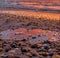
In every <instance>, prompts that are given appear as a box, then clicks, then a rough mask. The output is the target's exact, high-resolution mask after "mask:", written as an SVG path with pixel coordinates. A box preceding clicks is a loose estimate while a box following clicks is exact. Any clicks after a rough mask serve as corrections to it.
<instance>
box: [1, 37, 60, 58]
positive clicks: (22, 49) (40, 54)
mask: <svg viewBox="0 0 60 58" xmlns="http://www.w3.org/2000/svg"><path fill="white" fill-rule="evenodd" d="M0 58H60V42H59V41H58V42H51V41H49V40H46V41H42V42H35V43H33V42H31V41H29V39H28V38H24V39H21V40H14V39H12V40H11V39H10V40H2V39H0Z"/></svg>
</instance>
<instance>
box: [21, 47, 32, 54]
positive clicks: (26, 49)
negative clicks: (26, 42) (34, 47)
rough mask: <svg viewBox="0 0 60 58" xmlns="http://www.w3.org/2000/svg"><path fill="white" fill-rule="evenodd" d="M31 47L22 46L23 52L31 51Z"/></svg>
mask: <svg viewBox="0 0 60 58" xmlns="http://www.w3.org/2000/svg"><path fill="white" fill-rule="evenodd" d="M30 50H31V49H30V48H29V47H21V51H22V53H26V52H29V51H30Z"/></svg>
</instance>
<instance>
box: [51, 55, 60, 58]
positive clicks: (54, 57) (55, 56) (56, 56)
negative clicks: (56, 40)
mask: <svg viewBox="0 0 60 58" xmlns="http://www.w3.org/2000/svg"><path fill="white" fill-rule="evenodd" d="M52 58H60V55H53V56H52Z"/></svg>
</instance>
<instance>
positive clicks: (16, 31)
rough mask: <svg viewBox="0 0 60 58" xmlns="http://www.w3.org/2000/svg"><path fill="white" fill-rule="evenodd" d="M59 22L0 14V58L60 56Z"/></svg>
mask: <svg viewBox="0 0 60 58" xmlns="http://www.w3.org/2000/svg"><path fill="white" fill-rule="evenodd" d="M59 23H60V20H59V21H58V20H50V19H48V20H46V19H44V18H38V19H37V18H32V17H24V16H22V17H21V16H16V15H10V14H0V58H60V24H59Z"/></svg>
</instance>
